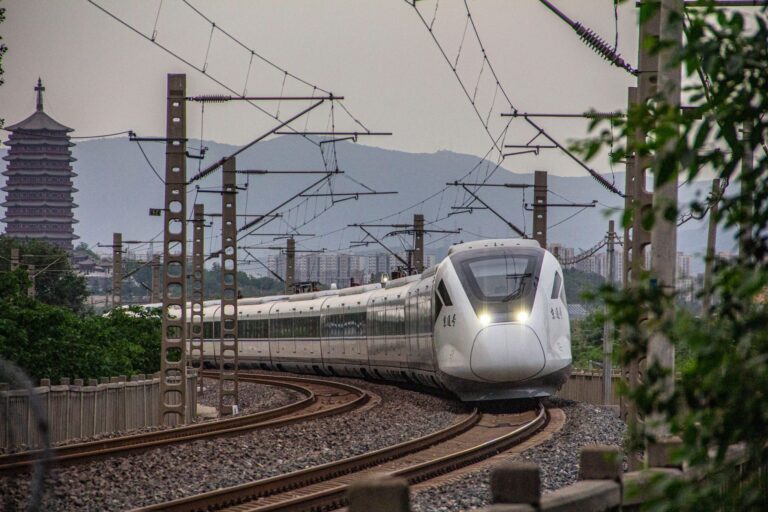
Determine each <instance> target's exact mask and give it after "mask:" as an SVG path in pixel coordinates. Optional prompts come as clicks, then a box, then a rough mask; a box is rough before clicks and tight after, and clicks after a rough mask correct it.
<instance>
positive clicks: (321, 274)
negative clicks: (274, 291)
mask: <svg viewBox="0 0 768 512" xmlns="http://www.w3.org/2000/svg"><path fill="white" fill-rule="evenodd" d="M400 256H401V257H402V258H403V259H406V258H405V254H401V255H400ZM434 264H435V256H434V255H433V254H426V255H424V267H425V268H429V267H431V266H432V265H434ZM285 265H286V256H285V254H283V253H280V254H277V255H274V254H273V255H270V256H268V257H267V268H268V269H269V270H271V271H272V272H274V273H275V274H277V275H279V276H280V277H281V278H283V279H285ZM402 266H403V264H402V262H401V261H400V260H398V259H397V258H396V257H394V256H393V255H391V254H389V253H386V252H380V253H374V254H355V253H333V254H331V253H318V254H300V255H297V256H296V264H295V267H294V272H295V274H296V275H295V280H296V281H299V282H301V281H317V282H319V283H322V284H324V285H326V286H330V285H331V284H334V283H335V284H336V285H337V286H338V287H339V288H344V287H347V286H349V284H350V282H351V280H353V279H354V281H355V283H357V284H367V283H369V282H370V281H371V276H379V275H381V274H390V273H391V272H392V271H393V270H396V269H397V268H398V267H402Z"/></svg>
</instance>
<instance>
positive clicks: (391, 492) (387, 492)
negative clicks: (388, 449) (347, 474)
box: [347, 473, 411, 512]
mask: <svg viewBox="0 0 768 512" xmlns="http://www.w3.org/2000/svg"><path fill="white" fill-rule="evenodd" d="M347 498H348V499H349V512H410V510H411V504H410V496H409V493H408V482H407V481H406V480H405V479H404V478H398V477H394V476H390V475H387V474H383V473H378V474H373V475H371V476H368V477H365V478H361V479H360V480H357V481H355V482H353V483H352V485H350V486H349V491H347Z"/></svg>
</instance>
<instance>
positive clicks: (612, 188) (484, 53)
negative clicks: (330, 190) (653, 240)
mask: <svg viewBox="0 0 768 512" xmlns="http://www.w3.org/2000/svg"><path fill="white" fill-rule="evenodd" d="M406 3H408V5H410V6H411V7H413V9H414V11H415V12H416V14H417V16H418V17H419V19H420V20H421V22H422V24H423V25H424V26H425V27H426V28H427V31H428V32H429V34H430V37H431V38H432V40H433V41H434V43H435V45H436V46H437V48H438V50H439V51H440V53H441V54H442V56H443V58H444V60H445V61H446V62H447V63H448V65H449V66H450V67H451V71H452V72H453V74H454V76H455V78H456V80H457V81H458V82H459V85H460V87H461V89H462V91H463V92H464V94H465V96H466V97H467V99H468V100H469V102H470V104H471V105H472V108H473V110H474V111H475V114H476V115H477V117H478V119H479V120H480V122H481V124H482V125H483V128H484V129H485V131H486V133H487V134H488V136H489V137H490V138H491V140H494V141H495V137H494V136H493V134H491V132H490V130H489V129H488V126H487V125H486V124H485V123H484V117H486V116H484V115H483V114H481V113H480V111H479V109H478V108H477V105H476V103H475V99H474V98H473V95H471V94H470V92H469V90H468V89H467V87H466V85H465V83H464V81H463V80H462V78H461V77H460V76H459V73H458V71H457V69H456V68H455V67H454V66H453V65H452V62H451V59H450V58H449V57H448V55H447V53H446V51H445V49H444V48H443V45H442V44H441V43H440V41H439V40H438V38H437V36H436V35H435V33H434V31H433V30H432V27H431V26H430V24H429V23H428V22H427V20H426V19H425V18H424V15H423V14H422V13H421V11H420V10H419V8H418V6H417V2H415V1H413V2H412V1H408V0H406ZM464 7H465V9H466V12H467V16H468V19H469V23H470V25H471V27H472V33H473V34H474V36H475V39H476V41H477V43H478V45H479V47H480V50H481V53H482V60H483V62H482V67H481V73H482V72H483V70H484V69H485V67H487V68H488V70H489V72H490V73H491V74H492V76H493V79H494V81H495V86H496V87H498V88H499V90H500V91H501V93H502V94H503V96H504V99H505V100H506V102H507V105H508V106H509V108H510V110H512V111H514V112H516V111H517V110H518V109H517V108H516V107H515V106H514V104H513V103H512V101H511V99H510V97H509V95H508V94H507V92H506V90H505V89H504V87H503V86H502V84H501V81H500V79H499V76H498V74H497V73H496V71H495V69H494V67H493V64H492V63H491V61H490V59H489V57H488V52H487V50H486V48H485V46H484V45H483V42H482V39H481V38H480V33H479V31H478V29H477V26H476V24H475V21H474V18H473V17H472V13H471V11H470V9H469V4H468V3H467V1H466V0H464ZM436 9H437V6H436ZM524 120H525V122H526V123H528V124H529V125H530V126H531V127H532V128H534V129H535V130H536V131H537V132H539V133H540V134H541V135H543V136H544V137H545V138H546V139H547V140H549V141H550V142H551V143H552V144H553V145H555V146H556V147H557V148H558V149H559V150H560V151H561V152H562V153H563V154H565V155H566V156H567V157H568V158H570V159H571V160H573V161H574V162H575V163H576V164H577V165H579V166H580V167H582V168H583V169H584V170H586V171H587V172H588V173H589V174H590V175H591V176H592V177H593V178H594V179H595V180H596V181H597V182H598V183H600V184H601V185H602V186H603V187H605V188H606V189H607V190H609V191H611V192H613V193H614V194H617V195H619V196H621V197H623V194H622V192H621V191H619V190H618V189H617V188H616V186H615V185H614V184H613V183H611V182H609V181H608V180H606V179H605V178H604V177H603V176H601V175H600V173H598V172H597V171H595V170H594V169H592V168H591V167H590V166H588V165H587V164H586V163H584V162H583V161H582V160H581V159H579V158H578V157H577V156H576V155H574V154H573V153H572V152H571V151H569V150H568V149H567V148H566V147H565V146H563V145H562V144H560V143H559V142H558V141H557V140H556V139H554V138H553V137H552V136H551V135H549V133H547V132H546V131H545V130H544V129H543V128H542V127H541V126H539V125H538V124H537V123H536V122H535V121H533V120H532V119H530V118H524ZM496 149H497V150H498V151H499V152H500V153H502V149H501V148H500V147H496Z"/></svg>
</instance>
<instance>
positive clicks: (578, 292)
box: [563, 268, 605, 303]
mask: <svg viewBox="0 0 768 512" xmlns="http://www.w3.org/2000/svg"><path fill="white" fill-rule="evenodd" d="M563 281H564V282H565V296H566V298H567V299H568V302H573V303H577V302H578V303H585V302H586V303H592V302H596V301H597V299H599V297H597V292H598V291H599V290H600V287H601V286H602V285H603V283H605V279H604V278H603V276H601V275H600V274H595V273H593V272H582V271H581V270H576V269H573V268H564V269H563Z"/></svg>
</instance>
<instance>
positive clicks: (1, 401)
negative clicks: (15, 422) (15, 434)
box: [0, 382, 10, 448]
mask: <svg viewBox="0 0 768 512" xmlns="http://www.w3.org/2000/svg"><path fill="white" fill-rule="evenodd" d="M8 388H9V385H8V384H7V383H5V382H3V383H0V416H2V417H3V418H6V420H5V421H0V448H9V447H10V439H9V438H10V421H9V420H8V418H9V417H10V410H9V404H8Z"/></svg>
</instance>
